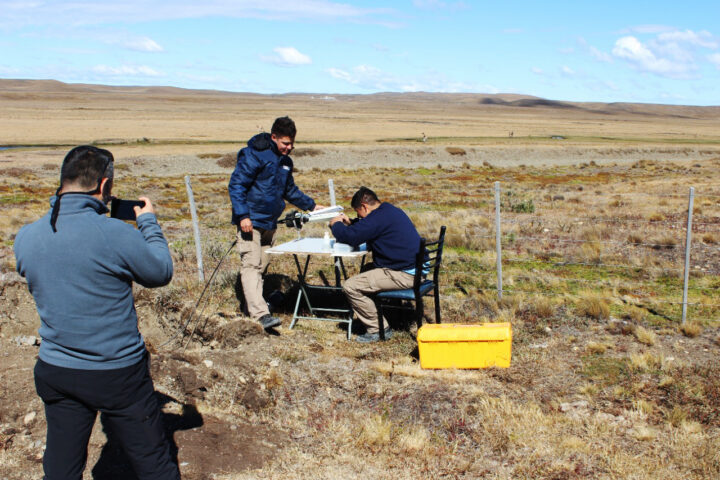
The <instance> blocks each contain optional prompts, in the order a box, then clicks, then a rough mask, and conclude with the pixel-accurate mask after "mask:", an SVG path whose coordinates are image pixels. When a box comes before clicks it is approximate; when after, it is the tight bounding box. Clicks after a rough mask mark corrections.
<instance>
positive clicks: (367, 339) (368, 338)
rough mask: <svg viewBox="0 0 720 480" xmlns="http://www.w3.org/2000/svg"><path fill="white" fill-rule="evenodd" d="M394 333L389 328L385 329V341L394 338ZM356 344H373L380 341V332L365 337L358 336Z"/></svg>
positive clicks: (364, 335) (367, 334)
mask: <svg viewBox="0 0 720 480" xmlns="http://www.w3.org/2000/svg"><path fill="white" fill-rule="evenodd" d="M392 334H393V331H392V330H391V329H389V328H386V329H385V340H388V339H390V338H392ZM355 341H356V342H360V343H373V342H377V341H380V332H378V333H365V334H363V335H358V336H357V337H355Z"/></svg>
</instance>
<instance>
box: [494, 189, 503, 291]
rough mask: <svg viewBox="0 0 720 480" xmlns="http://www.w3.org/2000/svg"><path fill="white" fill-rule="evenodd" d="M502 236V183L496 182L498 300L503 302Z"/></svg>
mask: <svg viewBox="0 0 720 480" xmlns="http://www.w3.org/2000/svg"><path fill="white" fill-rule="evenodd" d="M500 236H501V232H500V182H495V252H496V254H495V256H496V258H497V291H498V300H502V243H501V241H500Z"/></svg>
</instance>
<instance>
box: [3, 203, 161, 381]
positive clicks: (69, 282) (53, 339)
mask: <svg viewBox="0 0 720 480" xmlns="http://www.w3.org/2000/svg"><path fill="white" fill-rule="evenodd" d="M54 203H55V197H53V198H52V199H51V201H50V205H51V207H52V205H54ZM106 213H107V207H105V205H104V204H103V203H102V202H100V201H99V200H97V199H96V198H94V197H92V196H90V195H64V196H63V197H62V202H61V206H60V211H59V215H58V219H57V223H56V227H57V232H53V231H52V228H51V227H50V213H48V214H46V215H45V216H43V217H42V218H41V219H39V220H37V221H36V222H34V223H31V224H29V225H25V226H24V227H22V228H21V229H20V231H19V232H18V234H17V237H16V238H15V247H14V248H15V258H16V260H17V271H18V272H19V273H20V275H22V276H23V277H25V278H26V279H27V282H28V287H29V289H30V293H32V295H33V297H34V298H35V304H36V306H37V310H38V313H39V315H40V321H41V324H40V330H39V334H40V337H42V343H41V345H40V352H39V357H40V359H41V360H42V361H44V362H46V363H49V364H52V365H56V366H59V367H65V368H76V369H84V370H107V369H115V368H123V367H126V366H130V365H134V364H135V363H137V362H139V361H140V360H141V359H142V356H143V354H144V352H145V342H144V341H143V338H142V336H141V335H140V332H139V331H138V327H137V315H136V313H135V304H134V301H133V295H132V282H137V283H139V284H141V285H143V286H146V287H159V286H162V285H166V284H168V283H169V282H170V280H171V279H172V274H173V265H172V258H171V256H170V251H169V250H168V245H167V242H166V240H165V237H164V236H163V234H162V230H161V229H160V225H158V223H157V218H156V217H155V215H153V214H150V213H146V214H143V215H140V217H138V219H137V225H138V229H135V228H134V227H133V226H132V225H129V224H127V223H125V222H123V221H120V220H117V219H114V218H109V217H107V216H106V215H105V214H106Z"/></svg>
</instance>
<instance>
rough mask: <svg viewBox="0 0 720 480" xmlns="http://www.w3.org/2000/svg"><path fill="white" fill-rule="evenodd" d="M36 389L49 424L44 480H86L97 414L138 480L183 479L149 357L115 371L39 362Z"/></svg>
mask: <svg viewBox="0 0 720 480" xmlns="http://www.w3.org/2000/svg"><path fill="white" fill-rule="evenodd" d="M35 388H36V390H37V393H38V395H39V396H40V398H42V400H43V402H44V403H45V417H46V418H47V447H46V449H45V456H44V458H43V468H44V470H45V477H44V478H45V479H46V480H55V479H63V480H65V479H78V480H80V479H82V474H83V470H84V469H85V463H86V462H87V446H88V441H89V440H90V433H91V432H92V428H93V425H94V423H95V418H96V416H97V412H101V415H102V417H103V424H104V425H105V426H106V430H109V431H108V432H107V434H108V435H112V437H113V439H115V440H117V441H118V443H120V445H122V448H123V450H124V451H125V453H126V454H127V457H128V458H129V459H130V462H131V464H132V467H133V469H134V470H135V473H136V474H137V476H138V478H140V479H163V480H164V479H168V480H169V479H173V480H176V479H179V478H180V473H179V471H178V467H177V465H176V464H175V463H174V462H173V460H172V457H171V455H170V444H169V442H168V440H167V437H166V436H165V432H164V430H163V427H162V421H161V420H162V419H161V417H160V408H159V405H158V402H157V399H156V398H155V395H154V387H153V383H152V379H151V378H150V372H149V369H148V358H147V355H146V356H145V358H143V360H141V361H140V362H138V363H136V364H135V365H131V366H129V367H125V368H119V369H114V370H77V369H72V368H62V367H57V366H54V365H50V364H48V363H45V362H43V361H42V360H39V359H38V361H37V363H36V364H35Z"/></svg>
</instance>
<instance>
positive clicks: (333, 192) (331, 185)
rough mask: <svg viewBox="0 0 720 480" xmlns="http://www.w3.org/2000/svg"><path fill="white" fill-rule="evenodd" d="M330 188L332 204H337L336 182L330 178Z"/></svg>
mask: <svg viewBox="0 0 720 480" xmlns="http://www.w3.org/2000/svg"><path fill="white" fill-rule="evenodd" d="M328 190H329V191H330V206H331V207H334V206H335V184H334V183H333V179H332V178H330V179H328Z"/></svg>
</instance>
